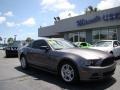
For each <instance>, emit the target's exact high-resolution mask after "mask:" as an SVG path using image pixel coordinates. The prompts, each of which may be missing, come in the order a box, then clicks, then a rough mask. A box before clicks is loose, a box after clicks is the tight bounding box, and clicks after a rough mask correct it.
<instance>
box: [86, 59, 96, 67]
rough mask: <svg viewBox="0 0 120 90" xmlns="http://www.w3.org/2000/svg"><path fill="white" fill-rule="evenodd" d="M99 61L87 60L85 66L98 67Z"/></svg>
mask: <svg viewBox="0 0 120 90" xmlns="http://www.w3.org/2000/svg"><path fill="white" fill-rule="evenodd" d="M96 62H97V60H86V61H85V63H84V64H85V66H96Z"/></svg>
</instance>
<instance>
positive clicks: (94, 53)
mask: <svg viewBox="0 0 120 90" xmlns="http://www.w3.org/2000/svg"><path fill="white" fill-rule="evenodd" d="M60 52H64V53H70V54H74V55H78V56H80V57H82V58H85V59H87V60H96V59H104V58H107V57H108V56H110V54H108V53H105V52H103V51H100V50H94V49H85V48H72V49H62V50H60Z"/></svg>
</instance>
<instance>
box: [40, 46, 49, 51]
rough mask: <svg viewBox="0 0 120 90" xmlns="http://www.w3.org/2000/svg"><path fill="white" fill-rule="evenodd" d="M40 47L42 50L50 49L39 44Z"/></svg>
mask: <svg viewBox="0 0 120 90" xmlns="http://www.w3.org/2000/svg"><path fill="white" fill-rule="evenodd" d="M40 49H43V50H46V51H48V50H50V48H49V47H48V46H40Z"/></svg>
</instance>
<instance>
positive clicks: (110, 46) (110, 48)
mask: <svg viewBox="0 0 120 90" xmlns="http://www.w3.org/2000/svg"><path fill="white" fill-rule="evenodd" d="M90 48H92V49H97V50H101V51H105V52H108V53H111V54H113V55H114V56H115V57H119V56H120V42H119V41H118V40H101V41H98V42H96V43H95V44H94V45H92V47H90Z"/></svg>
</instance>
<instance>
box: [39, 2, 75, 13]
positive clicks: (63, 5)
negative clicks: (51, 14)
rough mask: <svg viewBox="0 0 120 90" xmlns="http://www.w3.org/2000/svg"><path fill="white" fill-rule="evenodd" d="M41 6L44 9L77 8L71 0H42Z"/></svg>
mask: <svg viewBox="0 0 120 90" xmlns="http://www.w3.org/2000/svg"><path fill="white" fill-rule="evenodd" d="M41 6H42V9H43V10H44V11H46V10H47V11H48V10H50V11H58V10H73V9H74V8H75V5H74V4H72V3H70V2H69V0H42V2H41Z"/></svg>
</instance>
